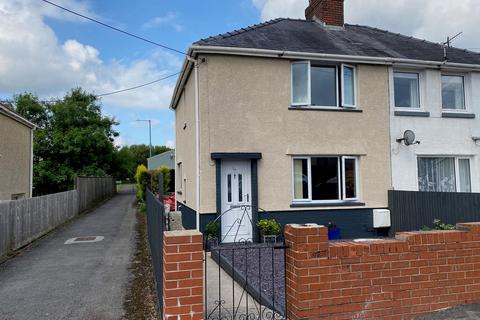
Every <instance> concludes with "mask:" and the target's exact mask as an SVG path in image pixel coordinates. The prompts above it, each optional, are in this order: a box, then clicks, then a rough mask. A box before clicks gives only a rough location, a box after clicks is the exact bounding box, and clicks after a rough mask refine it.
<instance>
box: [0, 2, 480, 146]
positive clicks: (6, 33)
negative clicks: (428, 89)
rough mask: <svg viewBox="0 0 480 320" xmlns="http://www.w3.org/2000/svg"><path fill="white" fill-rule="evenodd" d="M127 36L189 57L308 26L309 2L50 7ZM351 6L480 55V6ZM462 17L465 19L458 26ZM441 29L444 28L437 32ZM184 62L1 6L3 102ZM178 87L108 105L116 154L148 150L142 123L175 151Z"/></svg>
mask: <svg viewBox="0 0 480 320" xmlns="http://www.w3.org/2000/svg"><path fill="white" fill-rule="evenodd" d="M51 1H53V2H55V3H57V4H60V5H62V6H65V7H67V8H70V9H72V10H75V11H78V12H81V13H83V14H85V15H88V16H92V17H95V18H97V19H99V20H101V21H104V22H106V23H108V24H111V25H113V26H115V27H118V28H120V29H123V30H126V31H129V32H132V33H135V34H138V35H142V36H144V37H146V38H149V39H152V40H154V41H156V42H159V43H162V44H165V45H168V46H170V47H173V48H176V49H178V50H181V51H186V50H187V49H188V47H189V45H190V44H191V43H192V42H194V41H196V40H199V39H201V38H204V37H208V36H210V35H216V34H219V33H223V32H227V31H231V30H234V29H239V28H242V27H245V26H248V25H252V24H255V23H259V22H261V21H264V20H268V19H272V18H276V17H294V18H302V17H303V14H304V13H303V12H304V9H305V7H306V6H307V3H308V0H202V1H192V0H140V1H131V0H129V1H127V0H51ZM439 3H440V2H439V1H438V0H395V1H393V0H392V1H387V0H345V12H346V13H345V15H346V21H347V22H348V23H358V24H365V25H370V26H375V27H379V28H383V29H387V30H390V31H395V32H401V33H403V34H406V35H413V36H416V37H420V38H423V39H429V40H432V41H437V42H441V41H444V40H445V38H446V36H448V35H454V34H456V33H457V32H460V31H463V32H464V33H463V35H462V36H461V37H460V38H458V39H457V43H456V45H457V46H459V47H464V48H479V47H480V44H479V42H478V40H477V39H478V36H477V34H476V21H477V17H478V16H480V2H479V1H477V0H463V1H462V2H459V1H458V0H442V1H441V5H439ZM458 17H462V19H458ZM438 21H442V24H439V23H438ZM183 59H184V57H183V56H182V55H179V54H176V53H172V52H169V51H167V50H164V49H161V48H158V47H156V46H153V45H151V44H148V43H144V42H142V41H139V40H136V39H133V38H130V37H128V36H125V35H123V34H120V33H117V32H115V31H112V30H109V29H106V28H104V27H102V26H99V25H97V24H94V23H91V22H88V21H85V20H82V19H81V18H78V17H75V16H72V15H71V14H69V13H65V12H63V11H61V10H59V9H57V8H55V7H52V6H50V5H48V4H45V3H43V2H41V1H40V0H8V1H0V97H2V98H11V97H12V94H14V93H20V92H24V91H28V92H33V93H36V94H37V95H38V96H39V97H41V98H51V97H61V96H63V95H64V94H65V92H67V91H68V90H69V89H70V88H72V87H76V86H81V87H83V88H84V89H86V90H88V91H91V92H95V93H97V94H101V93H104V92H110V91H115V90H119V89H123V88H126V87H131V86H135V85H138V84H142V83H145V82H149V81H153V80H156V79H158V78H161V77H163V76H165V75H168V74H172V73H175V72H178V71H179V70H180V67H181V64H182V62H183ZM175 80H176V78H173V79H171V80H169V81H165V82H162V83H158V84H154V85H151V86H148V87H144V88H141V89H139V90H134V91H129V92H127V93H122V94H118V95H113V96H109V97H105V98H102V103H103V110H104V113H105V114H108V115H110V116H114V117H115V118H116V119H117V120H118V121H119V122H120V125H119V126H118V127H117V131H119V132H120V138H119V139H118V140H117V144H120V145H125V144H137V143H148V130H147V126H146V124H144V123H138V122H135V120H136V119H140V118H141V119H152V120H153V124H154V125H153V130H152V131H153V134H152V140H153V143H154V144H167V145H170V146H173V144H174V140H175V138H174V114H173V112H172V111H170V110H169V109H168V105H169V102H170V98H171V94H172V91H173V88H174V85H175Z"/></svg>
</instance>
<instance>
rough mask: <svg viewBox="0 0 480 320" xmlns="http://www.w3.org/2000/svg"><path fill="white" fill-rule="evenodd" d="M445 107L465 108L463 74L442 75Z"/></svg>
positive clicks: (443, 103) (443, 104)
mask: <svg viewBox="0 0 480 320" xmlns="http://www.w3.org/2000/svg"><path fill="white" fill-rule="evenodd" d="M442 106H443V109H453V110H465V86H464V78H463V77H462V76H451V75H442Z"/></svg>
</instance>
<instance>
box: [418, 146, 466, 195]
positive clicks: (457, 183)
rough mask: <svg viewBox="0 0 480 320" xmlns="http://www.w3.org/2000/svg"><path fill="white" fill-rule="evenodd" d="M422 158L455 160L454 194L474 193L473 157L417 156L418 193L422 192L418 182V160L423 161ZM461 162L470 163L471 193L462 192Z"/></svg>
mask: <svg viewBox="0 0 480 320" xmlns="http://www.w3.org/2000/svg"><path fill="white" fill-rule="evenodd" d="M421 158H424V159H425V158H430V159H431V158H434V159H436V158H450V159H453V160H454V165H453V168H454V170H455V172H454V176H455V191H454V193H473V186H472V182H473V179H472V178H473V176H472V157H470V156H459V155H417V166H416V167H417V168H416V171H417V175H416V176H417V191H420V184H419V181H418V178H419V177H418V160H419V159H421ZM459 160H468V161H469V167H470V172H469V176H470V190H471V191H470V192H466V191H460V189H461V188H460V187H461V186H460V164H459ZM421 192H440V191H421Z"/></svg>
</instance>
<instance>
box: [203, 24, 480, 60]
mask: <svg viewBox="0 0 480 320" xmlns="http://www.w3.org/2000/svg"><path fill="white" fill-rule="evenodd" d="M194 45H201V46H219V47H235V48H252V49H267V50H281V51H294V52H307V53H324V54H338V55H350V56H368V57H378V58H399V59H414V60H425V61H439V62H443V60H444V59H443V47H442V46H441V44H438V43H433V42H429V41H425V40H420V39H416V38H413V37H407V36H404V35H401V34H396V33H392V32H388V31H385V30H380V29H376V28H372V27H367V26H359V25H349V24H346V25H345V28H344V29H338V28H335V29H334V28H328V27H324V26H323V25H322V24H320V23H318V22H315V21H308V20H297V19H284V18H279V19H275V20H271V21H268V22H265V23H262V24H258V25H254V26H251V27H247V28H244V29H240V30H236V31H233V32H228V33H225V34H221V35H218V36H214V37H210V38H207V39H202V40H200V41H198V42H196V43H194ZM448 61H449V62H454V63H465V64H480V54H479V53H475V52H471V51H467V50H462V49H457V48H449V49H448Z"/></svg>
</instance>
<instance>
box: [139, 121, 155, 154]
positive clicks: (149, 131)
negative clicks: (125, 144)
mask: <svg viewBox="0 0 480 320" xmlns="http://www.w3.org/2000/svg"><path fill="white" fill-rule="evenodd" d="M135 121H138V122H148V137H149V141H150V143H149V146H150V158H151V157H152V120H150V119H145V120H143V119H139V120H135Z"/></svg>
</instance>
